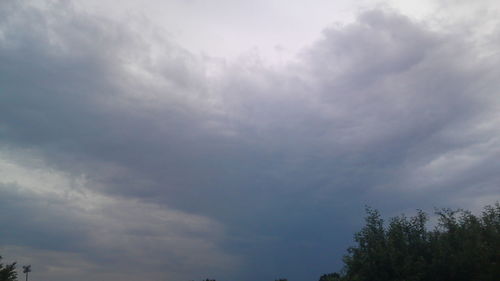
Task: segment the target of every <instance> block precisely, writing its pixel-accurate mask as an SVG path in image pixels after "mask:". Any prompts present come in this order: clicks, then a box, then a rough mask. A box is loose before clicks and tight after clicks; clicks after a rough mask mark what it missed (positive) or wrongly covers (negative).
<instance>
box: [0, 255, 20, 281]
mask: <svg viewBox="0 0 500 281" xmlns="http://www.w3.org/2000/svg"><path fill="white" fill-rule="evenodd" d="M1 261H2V257H1V256H0V281H15V280H17V272H16V263H15V262H13V263H11V264H6V265H4V264H3V263H1Z"/></svg>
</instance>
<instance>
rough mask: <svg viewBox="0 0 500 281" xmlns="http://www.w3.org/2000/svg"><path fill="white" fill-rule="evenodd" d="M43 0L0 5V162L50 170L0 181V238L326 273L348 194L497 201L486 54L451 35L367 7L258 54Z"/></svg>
mask: <svg viewBox="0 0 500 281" xmlns="http://www.w3.org/2000/svg"><path fill="white" fill-rule="evenodd" d="M54 3H56V4H54ZM54 3H53V4H48V5H47V6H44V7H42V8H35V7H30V6H28V5H23V4H19V3H14V2H4V3H2V4H0V14H1V15H2V17H1V19H0V35H1V36H0V62H1V63H0V91H1V92H0V95H1V99H2V102H1V103H0V119H1V124H0V132H1V139H0V140H1V144H2V151H10V153H12V154H18V153H19V154H23V155H28V156H25V157H26V158H27V159H28V160H26V159H24V160H19V159H18V158H15V157H12V158H9V157H7V158H6V159H4V162H5V163H4V167H5V169H4V173H5V174H9V173H14V172H12V171H14V170H10V168H8V167H10V166H9V163H14V164H12V165H14V167H17V166H16V165H18V166H20V167H27V168H23V169H24V170H23V169H21V168H19V169H21V171H25V172H29V171H33V170H42V171H44V170H45V169H47V171H48V172H45V173H44V174H43V175H45V174H48V176H42V175H40V176H38V177H35V179H36V180H39V181H41V182H42V185H43V186H46V188H48V189H46V190H45V189H44V190H42V191H40V192H39V193H35V194H37V195H32V194H31V193H32V192H34V191H36V188H31V189H30V188H27V187H26V186H32V183H30V182H19V183H15V182H7V183H5V182H4V183H3V185H2V187H1V192H2V193H1V194H2V197H1V198H2V200H1V202H2V208H3V209H4V211H3V214H7V213H12V214H14V213H18V212H21V211H22V213H23V214H25V215H24V217H26V221H25V222H22V223H21V222H16V221H15V220H12V217H10V216H5V215H4V216H2V217H1V218H2V221H4V222H6V223H8V224H9V229H10V230H9V232H8V233H7V235H6V236H5V237H7V240H6V241H2V243H3V244H4V245H6V246H8V245H16V246H19V247H21V246H22V247H26V248H28V249H29V248H33V249H38V250H39V251H54V252H55V253H53V252H50V253H49V252H47V255H50V256H51V257H52V256H57V255H58V254H59V255H61V257H62V256H63V255H65V254H68V252H69V253H70V254H71V253H76V254H77V255H78V256H77V257H75V258H74V260H75V261H74V267H75V268H78V264H81V267H86V266H89V267H90V268H93V269H96V268H98V269H97V271H100V270H103V269H102V268H101V266H100V265H99V264H96V263H95V262H93V261H92V260H93V259H95V260H97V261H101V262H102V263H103V264H106V263H108V264H113V265H114V266H115V268H119V269H120V270H124V268H126V265H127V264H131V263H138V264H140V265H143V266H145V267H147V268H151V271H152V272H153V273H152V275H151V277H155V278H162V277H160V276H162V271H163V273H164V276H163V278H166V279H167V280H171V279H172V278H173V277H175V278H191V277H188V276H187V275H188V274H189V273H191V274H193V275H194V277H193V278H195V277H199V278H203V277H204V275H203V274H204V272H210V273H213V274H217V276H222V278H229V277H228V276H231V275H230V273H227V272H229V271H230V268H229V267H230V266H234V264H231V263H229V264H230V266H227V267H226V268H224V266H223V264H225V263H227V261H228V260H230V259H231V258H235V259H236V258H242V260H244V261H245V263H244V265H245V266H244V267H242V268H240V267H235V269H234V270H235V271H237V272H236V273H235V275H233V276H237V277H238V278H240V279H242V280H250V279H256V278H257V279H269V280H272V278H276V277H278V276H277V275H280V276H281V275H286V276H290V278H292V277H293V278H295V279H297V280H306V279H311V278H313V279H314V278H317V275H319V274H321V273H325V272H327V271H333V270H336V267H337V266H338V265H339V260H340V257H341V254H342V253H343V250H344V248H345V247H346V243H348V241H349V240H350V236H351V234H352V231H353V230H354V229H355V227H356V226H357V225H358V224H359V217H360V212H361V211H362V209H363V206H364V205H365V204H370V205H374V206H375V207H380V208H382V211H383V212H386V213H388V214H394V213H399V212H401V211H402V210H407V208H410V209H414V208H423V209H426V208H427V209H430V208H432V207H433V206H444V207H446V206H461V207H475V206H477V205H481V204H483V203H491V202H492V200H494V199H495V198H498V195H499V193H498V182H500V179H499V176H498V175H497V174H498V173H495V171H498V170H499V168H500V167H499V163H498V161H496V159H498V156H499V153H500V151H499V150H498V147H499V141H500V140H499V137H500V136H499V134H498V132H497V130H496V128H498V125H499V122H500V117H499V115H498V113H497V112H498V107H499V98H498V94H497V93H496V89H497V86H498V82H497V81H496V77H498V75H499V74H500V73H498V72H499V68H498V66H497V65H499V64H498V56H494V55H488V56H483V55H482V54H483V52H484V53H486V51H487V50H484V49H482V48H483V47H482V46H483V45H477V44H475V42H474V41H470V40H466V38H464V36H462V35H466V34H457V33H446V32H437V31H431V30H430V28H429V27H428V26H426V24H425V23H418V22H414V21H412V20H410V19H408V18H407V17H405V16H402V15H398V14H396V13H394V12H390V11H381V10H374V11H369V12H365V13H363V14H361V15H360V16H359V18H358V19H357V21H356V22H354V23H352V24H349V25H346V26H342V27H336V28H329V29H327V30H325V31H324V33H323V37H322V38H321V39H320V40H319V41H317V42H315V43H314V44H313V45H312V46H311V47H310V48H308V49H307V50H304V51H303V53H302V54H301V55H300V56H299V57H298V62H296V63H290V64H289V65H287V67H286V68H273V67H269V66H266V65H265V63H264V62H262V61H259V59H258V58H253V57H251V56H250V57H247V58H245V59H241V60H238V61H235V62H223V61H220V60H217V59H216V58H200V57H197V56H194V55H192V54H190V53H188V52H187V51H185V50H183V49H182V48H181V47H179V46H176V45H175V44H174V43H172V42H171V41H170V40H168V39H161V38H158V36H157V34H154V32H153V31H151V30H149V29H144V28H143V26H141V25H140V24H139V23H135V22H130V23H127V24H123V23H117V22H113V21H109V20H106V19H103V18H99V17H96V16H92V15H87V14H83V13H80V12H78V11H76V10H75V9H74V8H73V7H72V6H71V5H67V4H62V3H61V2H54ZM496 43H498V42H496ZM492 44H493V43H492ZM19 151H22V153H20V152H19ZM3 155H4V156H5V155H9V154H8V153H7V154H5V153H4V154H3ZM30 157H31V158H33V159H37V161H39V162H40V163H41V164H36V165H35V164H27V163H29V162H30V161H29V159H31V158H30ZM40 159H41V160H40ZM44 165H45V167H44ZM5 171H6V172H5ZM9 171H10V172H9ZM16 171H17V170H16ZM16 173H20V172H16ZM59 173H61V175H60V174H59ZM35 174H36V173H35ZM54 174H55V175H54ZM82 175H83V177H84V178H85V184H81V185H75V184H70V183H71V182H72V181H71V180H62V179H60V178H63V179H65V178H70V179H74V178H79V177H82ZM30 176H31V175H30ZM30 176H27V177H30ZM12 178H15V177H14V176H13V177H12ZM55 178H56V179H57V180H56V179H55ZM44 181H47V182H46V183H43V182H44ZM59 181H60V182H59ZM54 182H59V183H58V184H54ZM51 186H55V187H51ZM75 186H77V187H75ZM78 186H79V187H78ZM52 193H53V194H52ZM64 194H70V195H71V196H73V197H71V196H69V197H68V196H66V195H64ZM74 198H76V200H72V199H74ZM387 198H391V200H390V202H387ZM54 200H55V201H54ZM14 202H15V203H14ZM30 202H35V203H34V204H31V203H30ZM51 202H52V203H51ZM92 202H94V203H95V202H97V203H95V204H96V206H97V207H95V208H94V209H92V208H90V209H89V208H85V205H87V204H92ZM43 204H46V206H49V207H44V206H45V205H43ZM65 210H68V211H65ZM157 213H158V214H160V215H154V214H157ZM37 214H38V215H37ZM152 214H153V215H152ZM164 217H165V218H166V220H163V219H162V218H164ZM168 218H171V219H168ZM72 225H78V227H71V226H72ZM122 225H124V226H122ZM30 228H31V229H37V231H36V232H31V234H29V235H26V236H22V235H21V236H17V235H15V233H16V232H18V233H26V232H29V229H30ZM96 229H97V230H98V231H96ZM184 236H186V237H187V238H185V239H182V238H184ZM40 237H43V239H41V240H40ZM115 237H122V238H123V239H119V238H116V239H115ZM56 241H60V243H57V244H56V243H55V242H56ZM179 241H180V242H179ZM158 244H159V245H163V246H157V245H158ZM73 245H74V246H73ZM82 245H83V246H82ZM200 249H201V250H200ZM325 249H327V250H325ZM19 251H20V252H23V253H25V252H26V250H19ZM208 253H213V254H214V257H215V258H214V259H215V260H216V261H214V263H213V264H212V265H208V266H207V267H205V266H204V265H203V263H205V262H206V260H209V259H211V258H213V257H210V255H209V254H208ZM26 255H29V254H26ZM190 257H192V259H190ZM54 259H57V258H54ZM145 260H148V261H149V262H151V264H150V265H149V266H150V267H148V263H146V262H144V261H145ZM162 260H163V261H165V260H167V261H168V262H166V263H162V262H159V261H162ZM173 261H175V262H173ZM162 268H163V269H162ZM125 271H126V270H125ZM48 272H49V271H47V272H46V274H47V275H45V276H46V278H51V279H54V280H56V279H57V278H62V276H64V278H67V277H68V276H71V274H70V273H64V274H62V273H61V274H60V275H57V273H54V274H53V275H50V273H48ZM110 272H112V271H106V272H105V273H106V274H111V273H110ZM75 274H76V275H73V276H80V275H78V274H84V273H83V272H79V273H75ZM231 274H233V273H231ZM105 276H107V275H105V274H104V275H95V276H94V277H92V278H94V280H106V278H113V277H109V276H108V277H105ZM134 276H138V275H134ZM169 276H170V277H169ZM172 276H173V277H172ZM73 278H76V277H73ZM61 280H62V279H61Z"/></svg>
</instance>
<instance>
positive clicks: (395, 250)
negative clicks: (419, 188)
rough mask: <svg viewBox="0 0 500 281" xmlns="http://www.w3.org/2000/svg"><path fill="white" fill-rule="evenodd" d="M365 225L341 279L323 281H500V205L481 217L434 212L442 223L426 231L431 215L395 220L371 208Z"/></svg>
mask: <svg viewBox="0 0 500 281" xmlns="http://www.w3.org/2000/svg"><path fill="white" fill-rule="evenodd" d="M366 212H367V217H366V225H365V226H364V227H363V228H362V229H361V231H359V232H358V233H356V234H355V235H354V240H355V242H356V246H353V247H350V248H349V249H348V253H347V255H346V256H345V257H344V268H343V270H342V274H337V275H335V276H333V274H329V275H323V276H322V277H321V278H320V281H334V280H343V281H351V280H352V281H354V280H356V281H357V280H371V281H391V280H394V281H420V280H422V281H423V280H426V281H433V280H435V281H448V280H449V281H451V280H454V281H461V280H464V281H465V280H482V281H489V280H491V281H493V280H498V276H500V205H499V204H498V203H496V204H495V205H494V206H487V207H485V209H484V211H483V213H482V215H481V216H479V217H476V216H474V215H473V214H472V213H470V212H468V211H463V210H457V211H453V210H449V209H443V210H439V211H436V214H437V215H438V218H439V224H438V226H437V227H436V229H434V230H432V231H428V230H427V229H426V222H427V220H428V216H427V215H426V214H425V213H424V212H422V211H418V213H417V215H415V216H414V217H411V218H407V217H405V216H404V215H402V216H399V217H395V218H392V219H391V220H390V221H389V224H388V226H387V227H384V221H383V220H382V218H381V217H380V213H379V212H378V211H376V210H373V209H370V208H367V210H366Z"/></svg>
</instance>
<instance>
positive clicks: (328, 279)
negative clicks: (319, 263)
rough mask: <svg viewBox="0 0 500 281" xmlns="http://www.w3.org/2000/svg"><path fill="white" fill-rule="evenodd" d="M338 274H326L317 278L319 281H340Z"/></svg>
mask: <svg viewBox="0 0 500 281" xmlns="http://www.w3.org/2000/svg"><path fill="white" fill-rule="evenodd" d="M340 280H341V279H340V274H338V273H336V272H335V273H328V274H323V275H321V277H320V278H319V281H340Z"/></svg>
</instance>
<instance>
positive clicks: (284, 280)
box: [274, 278, 288, 281]
mask: <svg viewBox="0 0 500 281" xmlns="http://www.w3.org/2000/svg"><path fill="white" fill-rule="evenodd" d="M274 281H288V279H286V278H279V279H276V280H274Z"/></svg>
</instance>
